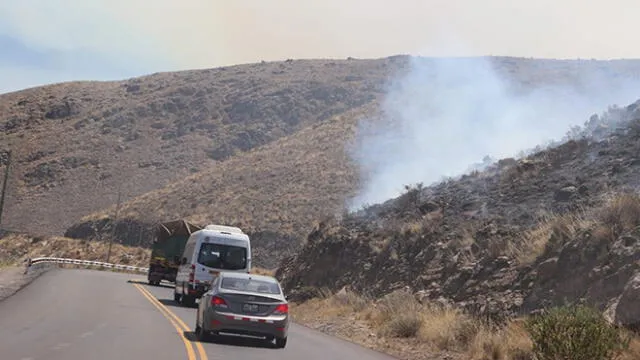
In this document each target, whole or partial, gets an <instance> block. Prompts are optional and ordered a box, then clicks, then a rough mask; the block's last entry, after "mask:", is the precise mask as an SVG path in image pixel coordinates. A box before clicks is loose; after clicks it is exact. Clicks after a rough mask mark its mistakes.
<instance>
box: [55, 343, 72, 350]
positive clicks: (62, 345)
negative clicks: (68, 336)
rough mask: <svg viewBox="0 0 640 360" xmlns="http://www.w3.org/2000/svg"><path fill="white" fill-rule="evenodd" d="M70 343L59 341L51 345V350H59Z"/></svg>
mask: <svg viewBox="0 0 640 360" xmlns="http://www.w3.org/2000/svg"><path fill="white" fill-rule="evenodd" d="M69 345H71V344H70V343H60V344H58V345H56V346H54V347H53V350H61V349H64V348H66V347H68V346H69Z"/></svg>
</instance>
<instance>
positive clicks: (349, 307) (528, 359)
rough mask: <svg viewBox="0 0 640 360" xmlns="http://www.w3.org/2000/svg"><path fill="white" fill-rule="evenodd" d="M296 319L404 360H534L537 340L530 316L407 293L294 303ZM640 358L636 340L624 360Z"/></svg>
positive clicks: (341, 296)
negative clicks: (485, 314)
mask: <svg viewBox="0 0 640 360" xmlns="http://www.w3.org/2000/svg"><path fill="white" fill-rule="evenodd" d="M292 314H293V316H294V318H295V320H296V321H298V322H301V323H302V324H304V325H306V326H309V327H312V328H315V329H319V330H322V331H324V332H327V333H329V334H332V335H336V336H339V337H342V338H344V339H347V340H350V341H354V342H356V343H359V344H361V345H364V346H367V347H370V348H373V349H375V350H378V351H383V352H386V353H389V354H391V355H393V356H397V357H398V358H400V359H407V360H408V359H412V360H435V359H460V360H462V359H464V360H532V359H533V356H532V349H533V343H532V340H531V338H530V336H529V334H528V332H527V331H526V329H525V325H524V319H513V320H511V321H510V322H508V323H506V324H504V325H501V326H495V325H493V326H491V325H488V324H487V323H485V322H483V321H480V320H478V319H477V318H474V317H472V316H470V315H467V314H465V313H463V312H462V311H460V310H458V309H456V308H453V307H449V306H448V305H442V304H437V303H428V302H427V303H420V302H418V301H417V300H416V298H415V297H414V296H413V295H412V294H410V293H408V292H405V291H396V292H394V293H391V294H389V295H387V296H386V297H385V298H382V299H379V300H378V301H371V300H368V299H365V298H363V297H361V296H359V295H356V294H355V293H352V292H350V291H345V290H342V291H340V292H338V293H336V294H333V295H331V294H329V293H327V295H326V296H324V297H321V298H316V299H312V300H309V301H307V302H305V303H302V304H298V305H294V306H292ZM638 357H640V338H637V337H636V338H633V340H632V342H631V344H630V347H629V349H628V351H626V352H625V353H624V354H623V356H622V357H621V360H631V359H638Z"/></svg>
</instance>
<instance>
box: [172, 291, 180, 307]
mask: <svg viewBox="0 0 640 360" xmlns="http://www.w3.org/2000/svg"><path fill="white" fill-rule="evenodd" d="M173 301H175V302H177V303H178V304H179V303H180V295H179V294H178V293H177V292H176V291H175V290H174V291H173Z"/></svg>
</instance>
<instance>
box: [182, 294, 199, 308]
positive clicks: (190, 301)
mask: <svg viewBox="0 0 640 360" xmlns="http://www.w3.org/2000/svg"><path fill="white" fill-rule="evenodd" d="M195 304H196V298H195V297H194V296H191V295H182V305H184V306H186V307H193V306H194V305H195Z"/></svg>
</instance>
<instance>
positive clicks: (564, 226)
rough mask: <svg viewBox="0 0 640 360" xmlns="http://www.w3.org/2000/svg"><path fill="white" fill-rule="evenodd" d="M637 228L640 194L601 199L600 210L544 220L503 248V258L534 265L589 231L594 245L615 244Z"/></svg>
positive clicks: (616, 195) (588, 210)
mask: <svg viewBox="0 0 640 360" xmlns="http://www.w3.org/2000/svg"><path fill="white" fill-rule="evenodd" d="M638 226H640V194H637V193H616V194H606V195H604V196H603V200H602V206H600V207H596V208H593V209H585V210H582V211H578V212H574V213H567V214H563V215H557V216H552V215H548V216H545V217H543V219H542V221H541V222H540V223H539V224H538V226H536V227H534V228H533V229H531V230H529V231H527V232H525V233H524V234H523V236H522V238H520V239H514V240H513V241H512V242H509V243H508V244H507V245H506V249H505V251H504V252H505V254H506V255H508V256H510V257H513V258H515V259H516V260H517V261H518V263H519V264H520V265H529V264H531V263H533V262H534V261H535V260H536V259H537V258H538V257H539V256H540V255H542V254H543V253H544V252H545V251H547V250H553V249H556V250H557V249H559V248H560V247H561V246H562V245H563V244H564V243H565V242H566V241H568V240H571V239H575V237H576V236H577V235H578V234H579V233H581V232H584V231H591V235H592V236H593V237H594V241H597V240H609V241H611V242H613V241H615V239H617V238H618V237H619V236H621V235H623V234H624V233H627V232H630V231H632V230H634V229H636V227H638Z"/></svg>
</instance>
